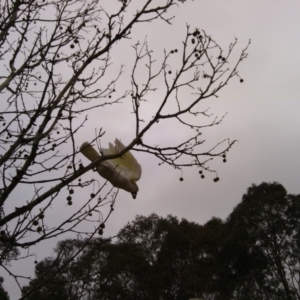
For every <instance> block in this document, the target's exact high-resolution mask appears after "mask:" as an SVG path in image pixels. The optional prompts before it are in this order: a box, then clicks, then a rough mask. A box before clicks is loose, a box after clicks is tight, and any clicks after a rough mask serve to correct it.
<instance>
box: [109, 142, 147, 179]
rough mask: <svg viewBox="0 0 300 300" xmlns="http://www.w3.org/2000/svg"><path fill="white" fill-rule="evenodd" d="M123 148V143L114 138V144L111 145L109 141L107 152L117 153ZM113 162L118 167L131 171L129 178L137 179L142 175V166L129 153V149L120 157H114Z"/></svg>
mask: <svg viewBox="0 0 300 300" xmlns="http://www.w3.org/2000/svg"><path fill="white" fill-rule="evenodd" d="M124 148H125V146H124V144H123V143H122V142H121V141H120V140H118V139H115V146H113V145H112V144H111V143H109V152H110V153H111V154H115V153H118V152H120V151H122V150H123V149H124ZM114 162H115V163H116V164H117V165H119V166H120V168H125V169H127V170H128V171H130V172H131V178H132V179H133V180H134V181H137V180H139V179H140V178H141V175H142V167H141V165H140V164H139V163H138V162H137V160H136V159H135V157H134V156H133V155H132V154H131V152H130V151H127V152H126V153H125V154H123V156H122V157H119V158H116V159H114Z"/></svg>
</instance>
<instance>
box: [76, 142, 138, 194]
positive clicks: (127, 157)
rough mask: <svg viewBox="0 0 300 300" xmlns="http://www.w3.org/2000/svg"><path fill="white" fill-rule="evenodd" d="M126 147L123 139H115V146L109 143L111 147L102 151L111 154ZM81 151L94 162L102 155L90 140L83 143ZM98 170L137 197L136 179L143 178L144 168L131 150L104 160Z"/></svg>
mask: <svg viewBox="0 0 300 300" xmlns="http://www.w3.org/2000/svg"><path fill="white" fill-rule="evenodd" d="M124 148H125V146H124V145H123V144H122V143H121V141H120V140H118V139H115V146H114V145H113V144H111V143H109V149H101V151H102V153H103V155H110V154H116V153H119V152H120V151H122V150H123V149H124ZM80 151H81V153H82V154H83V155H84V156H85V157H87V158H88V159H89V160H90V161H92V162H94V161H95V160H97V159H98V158H99V157H101V156H100V154H99V153H98V152H97V151H96V150H95V149H94V148H93V146H91V145H90V144H89V143H88V142H85V143H83V144H82V145H81V147H80ZM97 171H98V173H99V174H100V175H101V176H102V177H103V178H105V179H106V180H108V181H109V182H110V183H111V184H112V185H113V186H115V187H118V188H120V189H123V190H125V191H127V192H130V193H131V194H132V196H133V198H134V199H135V197H136V194H137V192H138V190H139V187H138V186H137V184H136V181H138V180H139V179H140V178H141V174H142V168H141V165H140V164H139V163H138V162H137V160H136V159H135V158H134V156H133V155H132V154H131V153H130V151H128V152H126V153H125V154H124V155H123V156H122V157H119V158H115V159H110V160H105V161H103V162H102V163H101V164H99V165H98V166H97Z"/></svg>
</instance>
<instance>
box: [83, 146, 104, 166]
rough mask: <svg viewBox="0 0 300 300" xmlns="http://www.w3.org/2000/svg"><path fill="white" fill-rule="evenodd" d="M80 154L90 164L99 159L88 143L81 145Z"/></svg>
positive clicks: (98, 155)
mask: <svg viewBox="0 0 300 300" xmlns="http://www.w3.org/2000/svg"><path fill="white" fill-rule="evenodd" d="M80 152H81V153H82V154H83V155H84V156H85V157H86V158H88V159H89V160H90V161H92V162H93V161H95V160H96V159H98V158H99V157H101V156H100V154H99V153H98V152H97V151H96V150H95V149H94V147H93V146H91V145H90V143H88V142H85V143H83V144H82V145H81V147H80Z"/></svg>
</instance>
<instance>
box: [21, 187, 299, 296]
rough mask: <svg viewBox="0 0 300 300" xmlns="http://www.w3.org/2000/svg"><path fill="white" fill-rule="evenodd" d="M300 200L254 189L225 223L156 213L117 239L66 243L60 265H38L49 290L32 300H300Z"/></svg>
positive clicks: (278, 189)
mask: <svg viewBox="0 0 300 300" xmlns="http://www.w3.org/2000/svg"><path fill="white" fill-rule="evenodd" d="M299 201H300V195H290V194H288V193H287V192H286V190H285V189H284V187H283V186H282V185H281V184H278V183H262V184H260V185H253V186H251V187H250V188H249V189H248V191H247V193H246V194H245V195H244V196H243V199H242V201H241V203H240V204H238V205H237V206H236V207H235V208H234V210H233V212H232V213H231V214H230V215H229V217H228V218H227V220H226V221H225V222H224V221H222V220H220V219H218V218H212V219H211V220H210V221H208V222H207V223H206V224H204V225H199V224H196V223H194V222H189V221H187V220H185V219H182V220H178V218H176V217H174V216H168V217H166V218H162V217H159V216H158V215H156V214H152V215H150V216H148V217H143V216H137V217H136V219H135V220H134V221H132V222H131V223H128V224H127V225H126V226H124V227H123V228H122V229H121V230H120V231H119V233H118V235H117V237H116V238H114V239H113V240H111V239H106V240H105V239H101V238H95V239H92V240H90V241H79V240H65V241H62V242H60V243H59V244H58V246H57V247H56V250H55V252H56V254H59V255H58V256H57V257H59V259H57V260H56V261H54V260H53V259H50V258H47V259H45V260H43V261H41V262H39V263H38V264H37V265H36V278H35V279H34V280H33V281H32V282H31V283H30V286H29V287H25V288H24V290H23V292H24V293H25V292H26V291H27V290H30V289H31V290H32V288H34V287H35V286H37V285H38V284H41V283H43V280H45V278H44V276H50V274H51V272H54V273H55V272H56V271H57V270H58V269H59V268H60V267H61V266H62V265H63V264H64V263H66V262H67V261H68V259H70V257H73V255H74V253H76V252H77V251H78V249H80V248H81V247H82V246H83V245H85V248H84V250H83V251H81V254H80V255H78V256H77V257H76V258H75V259H74V260H72V263H70V264H68V265H69V267H68V269H62V271H59V272H58V273H57V274H55V276H52V277H53V278H55V280H54V281H53V282H52V283H50V284H47V285H45V286H43V287H42V288H40V289H39V290H38V291H36V292H35V293H33V294H31V295H30V296H29V297H26V298H25V299H28V300H33V299H45V300H48V299H49V300H50V299H53V298H54V297H56V298H57V299H60V298H58V297H59V296H56V294H57V293H58V291H60V296H61V295H63V297H65V299H90V300H92V299H93V300H94V299H95V300H96V299H142V300H148V299H149V300H150V299H167V300H169V299H170V300H171V299H178V300H181V299H182V300H184V299H190V298H195V297H202V298H204V299H217V300H223V299H228V300H229V299H230V300H231V299H235V300H250V299H251V300H253V299H258V300H268V299H272V300H273V299H276V300H283V299H286V300H291V299H293V300H296V299H298V300H299V299H300V296H299V292H300V288H299V277H298V274H299V271H300V269H299V266H300V263H299V234H300V219H299V213H300V210H299V208H300V206H299V203H300V202H299ZM43 296H44V298H42V297H43Z"/></svg>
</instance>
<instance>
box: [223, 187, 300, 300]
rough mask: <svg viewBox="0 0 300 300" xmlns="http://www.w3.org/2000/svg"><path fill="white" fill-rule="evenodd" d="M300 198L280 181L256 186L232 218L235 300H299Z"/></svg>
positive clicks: (230, 240) (229, 247) (229, 223)
mask: <svg viewBox="0 0 300 300" xmlns="http://www.w3.org/2000/svg"><path fill="white" fill-rule="evenodd" d="M299 200H300V198H299V195H297V196H295V195H290V194H287V192H286V190H285V188H284V187H283V186H282V185H281V184H279V183H276V182H274V183H262V184H260V185H258V186H256V185H253V186H252V187H250V188H249V189H248V191H247V193H246V194H245V195H244V196H243V200H242V202H241V203H240V204H239V205H238V206H237V207H236V208H235V209H234V211H233V212H232V213H231V215H230V216H229V219H228V221H227V226H228V227H229V229H228V231H229V232H230V234H229V236H228V241H227V246H226V249H227V251H230V252H231V255H230V254H229V257H231V260H230V263H229V264H230V267H231V268H233V269H234V270H235V272H234V273H235V276H234V277H235V279H234V280H236V281H237V282H240V286H239V287H238V288H237V287H236V290H235V291H236V298H234V299H253V298H255V299H299V297H300V294H299V277H298V274H299V256H298V254H299V247H298V245H299V244H298V243H299V229H300V227H299V225H300V222H299V212H300V211H299ZM246 295H247V296H246Z"/></svg>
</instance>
